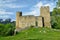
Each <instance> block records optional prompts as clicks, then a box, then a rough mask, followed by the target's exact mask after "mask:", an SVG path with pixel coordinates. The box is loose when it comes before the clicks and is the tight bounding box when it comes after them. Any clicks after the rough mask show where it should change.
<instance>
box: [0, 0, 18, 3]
mask: <svg viewBox="0 0 60 40" xmlns="http://www.w3.org/2000/svg"><path fill="white" fill-rule="evenodd" d="M14 1H17V0H0V3H7V2H14Z"/></svg>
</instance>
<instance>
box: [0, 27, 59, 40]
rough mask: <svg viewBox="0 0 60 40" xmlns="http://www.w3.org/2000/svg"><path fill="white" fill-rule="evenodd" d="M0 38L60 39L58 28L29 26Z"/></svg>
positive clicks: (17, 39) (11, 39)
mask: <svg viewBox="0 0 60 40" xmlns="http://www.w3.org/2000/svg"><path fill="white" fill-rule="evenodd" d="M0 40H60V30H57V29H49V28H29V29H26V30H23V31H21V32H20V33H18V34H17V35H14V36H8V37H0Z"/></svg>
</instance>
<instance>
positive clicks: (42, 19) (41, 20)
mask: <svg viewBox="0 0 60 40" xmlns="http://www.w3.org/2000/svg"><path fill="white" fill-rule="evenodd" d="M49 10H50V9H49V6H42V7H41V8H40V16H32V15H29V16H22V12H17V13H16V30H19V29H21V28H26V27H30V26H34V27H48V28H51V23H50V11H49Z"/></svg>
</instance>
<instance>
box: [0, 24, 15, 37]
mask: <svg viewBox="0 0 60 40" xmlns="http://www.w3.org/2000/svg"><path fill="white" fill-rule="evenodd" d="M14 29H15V28H14V27H13V25H12V24H6V25H4V24H0V35H2V36H9V35H13V34H14Z"/></svg>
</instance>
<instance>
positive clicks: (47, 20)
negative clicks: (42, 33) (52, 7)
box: [40, 6, 51, 28]
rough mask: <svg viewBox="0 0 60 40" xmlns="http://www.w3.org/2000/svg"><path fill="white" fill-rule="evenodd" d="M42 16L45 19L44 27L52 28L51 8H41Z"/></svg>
mask: <svg viewBox="0 0 60 40" xmlns="http://www.w3.org/2000/svg"><path fill="white" fill-rule="evenodd" d="M40 13H41V14H40V16H42V17H43V25H44V27H49V28H51V23H50V21H51V20H50V11H49V6H46V7H45V6H42V7H41V8H40Z"/></svg>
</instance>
